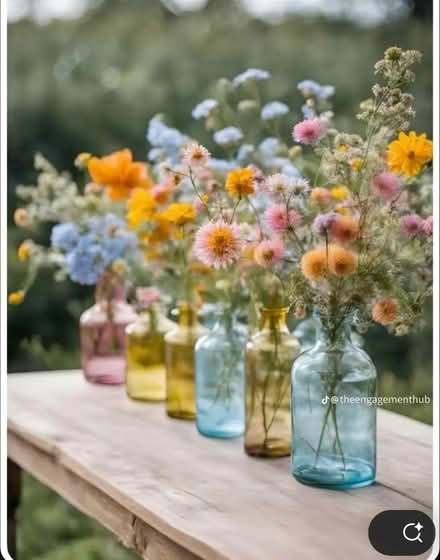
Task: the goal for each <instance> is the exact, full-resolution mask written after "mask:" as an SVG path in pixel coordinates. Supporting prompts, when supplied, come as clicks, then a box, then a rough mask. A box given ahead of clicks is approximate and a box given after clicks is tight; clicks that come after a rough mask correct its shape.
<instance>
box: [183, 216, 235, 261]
mask: <svg viewBox="0 0 440 560" xmlns="http://www.w3.org/2000/svg"><path fill="white" fill-rule="evenodd" d="M241 249H242V239H241V235H240V229H239V227H238V226H236V225H231V224H227V223H226V222H221V221H220V222H216V223H214V222H210V223H208V224H206V225H204V226H202V227H201V228H200V229H199V230H198V232H197V233H196V239H195V243H194V254H195V256H196V257H197V258H198V259H200V261H201V262H202V263H203V264H206V265H208V266H213V267H214V268H226V267H227V266H230V265H232V264H233V263H234V262H236V261H238V259H239V258H240V254H241Z"/></svg>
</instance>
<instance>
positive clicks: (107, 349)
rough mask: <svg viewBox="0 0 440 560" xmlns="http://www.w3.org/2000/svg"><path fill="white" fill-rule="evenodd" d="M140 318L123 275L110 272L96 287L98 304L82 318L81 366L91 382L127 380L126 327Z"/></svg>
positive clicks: (118, 382)
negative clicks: (130, 300) (127, 291)
mask: <svg viewBox="0 0 440 560" xmlns="http://www.w3.org/2000/svg"><path fill="white" fill-rule="evenodd" d="M136 319H137V315H136V313H135V311H134V310H133V308H132V307H131V305H129V304H128V303H127V301H126V299H125V289H124V284H123V281H122V279H121V277H120V276H118V275H117V274H115V273H113V272H110V271H107V272H105V273H104V274H103V275H102V276H101V278H100V279H99V281H98V283H97V284H96V303H95V305H93V306H92V307H90V309H87V310H86V311H84V313H83V314H82V315H81V318H80V343H81V365H82V369H83V372H84V375H85V377H86V379H87V380H88V381H91V382H92V383H105V384H114V385H118V384H122V383H124V381H125V327H126V326H127V325H128V324H129V323H132V322H133V321H135V320H136Z"/></svg>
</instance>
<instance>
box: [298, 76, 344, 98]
mask: <svg viewBox="0 0 440 560" xmlns="http://www.w3.org/2000/svg"><path fill="white" fill-rule="evenodd" d="M297 87H298V89H299V90H300V92H301V93H302V94H303V95H304V97H310V96H311V95H312V96H314V97H316V98H317V99H319V100H320V101H324V100H325V99H328V98H329V97H331V96H332V95H334V93H335V87H334V86H329V85H326V86H322V85H321V84H318V82H315V81H313V80H303V81H302V82H299V83H298V86H297Z"/></svg>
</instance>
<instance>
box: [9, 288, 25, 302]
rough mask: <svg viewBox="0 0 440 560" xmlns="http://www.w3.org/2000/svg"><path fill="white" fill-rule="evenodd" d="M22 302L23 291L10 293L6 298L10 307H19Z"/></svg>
mask: <svg viewBox="0 0 440 560" xmlns="http://www.w3.org/2000/svg"><path fill="white" fill-rule="evenodd" d="M23 300H24V291H23V290H18V291H17V292H11V293H10V294H9V296H8V303H9V304H10V305H20V303H21V302H22V301H23Z"/></svg>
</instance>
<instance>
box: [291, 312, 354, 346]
mask: <svg viewBox="0 0 440 560" xmlns="http://www.w3.org/2000/svg"><path fill="white" fill-rule="evenodd" d="M350 330H351V334H350V338H351V343H352V344H354V345H355V346H359V348H363V346H364V345H365V340H364V338H363V336H362V335H360V334H359V333H358V332H357V331H356V330H355V329H354V328H351V329H350ZM292 334H293V336H296V338H297V339H298V340H299V341H300V343H301V352H305V351H306V350H309V349H310V348H312V347H313V346H314V344H315V342H316V328H315V321H314V320H313V317H308V318H307V319H304V321H301V322H300V323H298V325H297V326H296V327H295V329H294V330H293V332H292Z"/></svg>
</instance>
